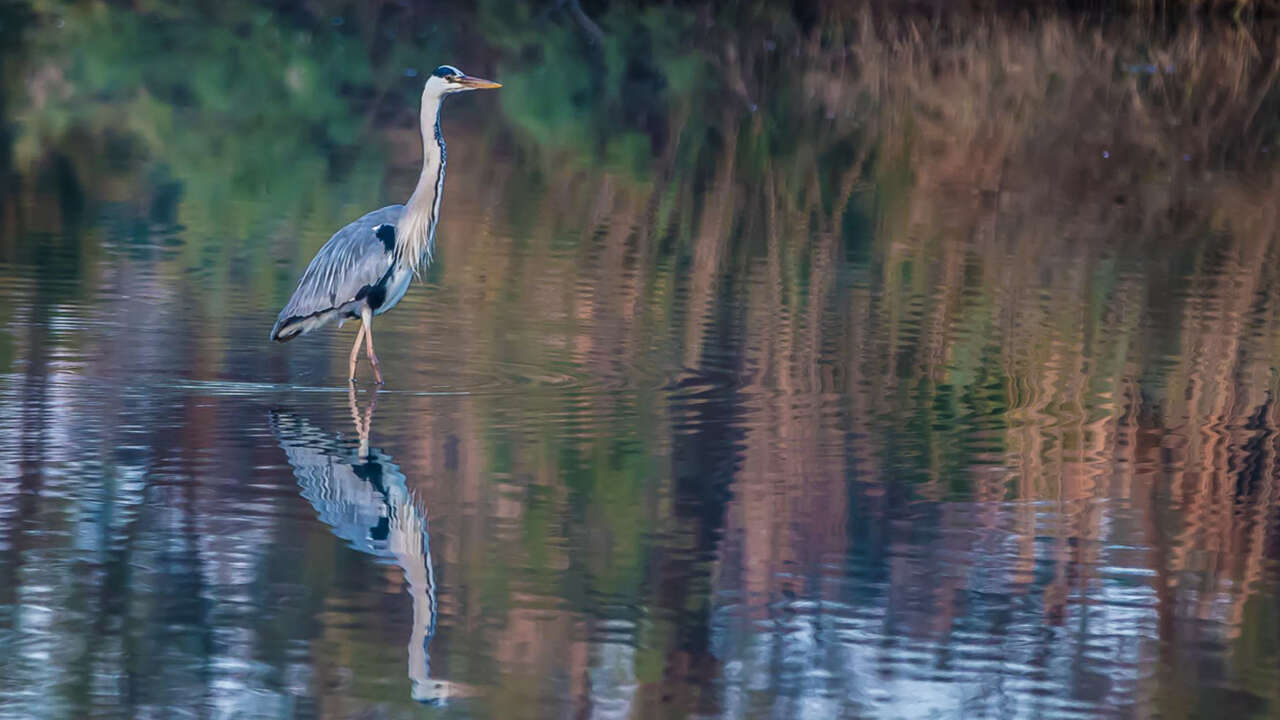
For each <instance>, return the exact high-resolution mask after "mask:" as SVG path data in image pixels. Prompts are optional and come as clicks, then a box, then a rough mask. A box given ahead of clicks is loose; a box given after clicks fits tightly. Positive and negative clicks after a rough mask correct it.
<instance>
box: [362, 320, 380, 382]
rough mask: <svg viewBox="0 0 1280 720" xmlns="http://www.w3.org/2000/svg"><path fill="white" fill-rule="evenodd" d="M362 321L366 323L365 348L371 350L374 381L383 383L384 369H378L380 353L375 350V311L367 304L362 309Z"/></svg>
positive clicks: (370, 361)
mask: <svg viewBox="0 0 1280 720" xmlns="http://www.w3.org/2000/svg"><path fill="white" fill-rule="evenodd" d="M360 323H361V324H362V325H364V328H365V333H364V341H365V346H364V347H365V349H366V350H368V351H369V364H370V365H372V366H373V381H374V382H376V383H378V384H379V385H381V384H382V371H381V370H379V369H378V355H377V353H375V352H374V351H373V311H372V310H370V309H369V308H368V306H365V308H364V309H363V310H361V311H360Z"/></svg>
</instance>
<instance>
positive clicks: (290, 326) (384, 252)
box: [271, 205, 404, 342]
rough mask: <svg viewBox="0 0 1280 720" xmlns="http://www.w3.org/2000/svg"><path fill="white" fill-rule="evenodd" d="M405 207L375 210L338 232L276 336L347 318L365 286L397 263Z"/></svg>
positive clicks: (322, 252) (311, 270)
mask: <svg viewBox="0 0 1280 720" xmlns="http://www.w3.org/2000/svg"><path fill="white" fill-rule="evenodd" d="M403 210H404V206H403V205H390V206H388V207H384V208H382V209H380V210H374V211H373V212H371V213H368V214H366V215H364V216H363V217H361V218H360V219H358V220H356V221H354V222H352V223H350V224H348V225H347V226H346V227H344V228H342V229H341V230H339V231H338V232H336V233H334V234H333V237H331V238H329V241H328V242H326V243H325V244H324V246H323V247H321V248H320V250H319V251H318V252H317V253H316V256H315V257H314V258H312V260H311V264H310V265H308V266H307V269H306V271H305V272H303V273H302V279H301V280H299V281H298V288H297V289H296V290H294V291H293V297H291V298H289V302H288V303H286V304H285V306H284V309H283V310H281V311H280V315H279V316H278V317H277V318H276V324H275V326H274V327H272V328H271V339H272V340H277V341H280V342H284V341H286V340H291V339H293V338H295V337H297V336H298V335H302V334H304V333H307V332H310V331H311V330H313V329H315V328H317V327H320V326H321V325H324V324H326V323H328V322H329V321H331V320H334V319H337V318H339V317H341V316H342V315H343V313H345V312H348V311H350V310H351V309H352V308H351V307H350V304H351V303H354V302H356V301H358V300H359V299H360V298H361V297H362V291H363V292H365V293H367V292H368V288H370V287H373V286H375V285H377V284H378V283H380V282H384V281H385V280H386V276H387V273H388V272H389V271H390V270H391V268H392V265H393V263H394V252H393V250H394V246H395V234H394V226H395V224H396V222H397V221H398V220H399V219H400V214H401V212H402V211H403ZM379 226H385V227H382V228H381V230H379Z"/></svg>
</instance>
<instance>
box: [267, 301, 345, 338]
mask: <svg viewBox="0 0 1280 720" xmlns="http://www.w3.org/2000/svg"><path fill="white" fill-rule="evenodd" d="M337 317H338V309H337V308H329V309H327V310H321V311H319V312H314V313H311V314H310V315H293V316H290V317H285V316H284V315H283V314H281V316H280V317H279V318H278V319H276V324H275V326H273V327H272V328H271V339H272V340H273V341H275V342H289V341H290V340H292V339H294V338H296V337H298V336H299V335H306V334H307V333H309V332H311V331H312V330H315V329H316V328H319V327H323V326H325V325H328V324H329V323H330V322H332V321H333V320H334V319H335V318H337Z"/></svg>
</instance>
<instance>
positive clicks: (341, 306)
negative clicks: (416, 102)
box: [271, 65, 502, 384]
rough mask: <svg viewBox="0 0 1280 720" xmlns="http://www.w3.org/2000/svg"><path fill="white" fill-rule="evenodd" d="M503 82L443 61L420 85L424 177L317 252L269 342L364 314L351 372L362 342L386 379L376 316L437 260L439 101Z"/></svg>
mask: <svg viewBox="0 0 1280 720" xmlns="http://www.w3.org/2000/svg"><path fill="white" fill-rule="evenodd" d="M499 87H502V85H500V84H499V83H496V82H493V81H491V80H484V79H481V78H477V77H471V76H470V75H467V74H466V73H464V72H462V71H461V70H459V69H458V68H456V67H454V66H452V65H441V66H440V67H438V68H436V69H435V72H433V73H431V76H430V77H428V78H427V81H426V83H425V84H424V85H423V88H422V106H421V110H420V111H419V122H420V123H421V127H422V174H420V175H419V176H418V184H417V186H416V187H414V189H413V194H412V195H410V196H409V200H408V202H406V203H405V204H404V205H388V206H387V207H384V208H382V209H380V210H374V211H373V212H371V213H367V214H365V215H364V216H362V217H360V218H359V219H357V220H355V221H354V222H352V223H350V224H348V225H347V226H346V227H344V228H342V229H341V230H339V231H338V232H336V233H334V234H333V237H331V238H329V240H328V242H326V243H325V244H324V246H323V247H321V248H320V250H319V251H318V252H317V253H316V256H315V257H314V258H312V260H311V263H310V264H309V265H307V269H306V271H305V272H303V273H302V279H301V280H299V281H298V288H297V289H296V290H294V291H293V297H290V298H289V302H288V303H286V304H285V306H284V309H283V310H281V311H280V315H279V316H278V317H277V318H276V324H275V326H274V327H272V328H271V339H272V340H275V341H277V342H287V341H289V340H292V339H293V338H295V337H298V336H299V335H305V334H306V333H309V332H311V331H312V330H315V329H317V328H321V327H324V326H325V325H328V324H329V323H330V322H333V321H335V320H336V321H338V323H339V325H341V324H342V323H343V322H345V321H346V320H348V319H353V318H358V319H359V320H360V330H359V331H358V332H357V333H356V341H355V343H354V344H353V345H352V346H351V357H350V361H349V363H348V367H347V370H348V372H347V377H348V378H349V379H350V381H351V382H355V380H356V363H357V362H358V361H359V359H360V344H361V342H362V341H363V342H364V344H365V349H366V352H367V354H368V356H369V365H370V366H372V367H373V377H374V381H375V382H377V383H379V384H381V383H382V372H381V371H380V370H379V369H378V356H377V354H376V353H374V351H373V318H374V316H375V315H381V314H382V313H384V312H386V311H388V310H390V309H391V308H393V307H395V305H396V303H398V302H400V298H402V297H404V294H405V291H406V290H408V289H409V282H410V280H412V279H413V276H414V275H416V274H417V272H418V270H419V268H420V267H422V266H423V265H425V264H427V263H430V262H431V254H432V252H433V251H434V249H435V241H436V223H437V222H438V221H439V220H440V196H441V194H442V193H443V191H444V168H445V147H444V135H443V134H441V132H440V106H441V104H442V103H443V101H444V98H445V96H446V95H452V94H453V93H458V92H466V91H468V90H484V89H488V88H499Z"/></svg>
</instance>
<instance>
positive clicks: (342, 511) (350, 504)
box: [271, 387, 452, 705]
mask: <svg viewBox="0 0 1280 720" xmlns="http://www.w3.org/2000/svg"><path fill="white" fill-rule="evenodd" d="M348 399H349V403H350V407H351V419H352V420H353V421H354V423H355V426H356V434H357V436H358V438H359V446H358V447H356V448H353V447H351V443H350V442H349V441H344V440H343V438H342V436H341V435H340V434H336V435H335V434H329V433H326V432H324V431H322V430H320V429H319V428H317V427H315V426H314V425H312V424H311V423H309V422H308V421H306V420H305V419H303V418H300V417H298V416H296V415H292V414H289V413H285V412H272V414H271V426H272V429H273V431H274V432H275V436H276V440H277V441H278V442H279V443H280V447H281V448H282V449H283V450H284V451H285V454H286V455H288V457H289V464H290V465H292V466H293V474H294V476H295V477H296V478H297V480H298V485H299V487H301V488H302V497H304V498H306V499H307V501H308V502H310V503H311V506H312V507H313V508H315V511H316V515H317V516H319V518H320V519H321V520H322V521H324V522H325V523H326V524H328V525H329V527H330V528H331V529H332V530H333V533H334V534H335V535H337V536H338V537H340V538H342V539H343V540H346V541H347V542H348V543H349V544H350V545H351V547H353V548H355V549H356V550H359V551H361V552H364V553H368V554H370V555H373V556H374V557H376V558H378V559H379V560H381V561H384V562H394V563H395V564H397V565H399V566H400V568H401V569H403V570H404V576H405V580H406V581H407V582H408V584H409V593H410V595H411V596H412V598H413V631H412V633H411V634H410V636H409V680H410V683H411V685H412V688H413V690H412V692H413V699H414V700H417V701H419V702H424V703H429V704H432V705H440V704H443V703H444V702H445V701H447V700H448V698H449V696H450V695H451V688H452V684H451V683H449V682H447V681H443V680H433V679H432V678H431V672H430V662H431V658H430V656H429V655H428V653H427V645H428V644H429V643H430V642H431V637H432V635H434V634H435V629H436V582H435V573H434V570H433V569H432V565H431V540H430V537H429V536H428V534H427V511H426V508H425V507H423V506H422V505H420V504H419V503H418V502H417V499H416V498H415V497H414V495H413V493H412V492H410V490H409V487H408V485H407V484H406V483H405V476H404V473H402V472H401V471H400V467H399V466H398V465H396V464H395V463H394V462H392V460H391V457H390V456H388V455H387V454H386V453H384V452H382V451H381V450H379V449H377V448H371V447H370V446H369V433H370V429H371V426H372V425H373V411H374V408H375V407H376V406H377V402H378V394H377V391H376V390H375V391H374V392H373V396H372V398H371V399H370V401H369V407H368V408H367V409H366V410H365V412H364V413H361V412H360V410H359V407H358V404H357V403H356V395H355V389H354V387H353V388H351V389H350V390H349V392H348Z"/></svg>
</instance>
